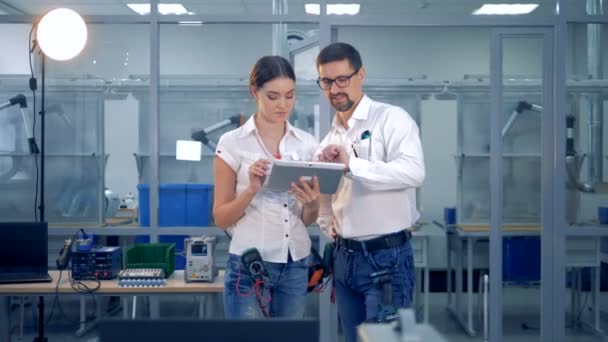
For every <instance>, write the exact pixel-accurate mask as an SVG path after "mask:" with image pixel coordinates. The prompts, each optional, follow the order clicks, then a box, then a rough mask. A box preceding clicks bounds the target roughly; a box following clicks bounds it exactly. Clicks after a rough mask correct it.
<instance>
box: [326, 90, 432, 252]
mask: <svg viewBox="0 0 608 342" xmlns="http://www.w3.org/2000/svg"><path fill="white" fill-rule="evenodd" d="M368 133H369V134H368ZM329 144H338V145H341V146H344V147H345V148H346V150H347V151H349V152H350V161H349V168H350V172H349V173H347V174H346V175H345V177H343V179H342V183H341V184H340V187H339V188H338V191H337V192H336V193H335V194H334V195H331V196H329V195H324V196H322V199H321V209H320V214H319V220H318V223H319V226H320V227H321V229H322V230H323V231H324V232H325V233H326V234H329V231H330V229H331V228H332V227H333V228H334V229H335V231H336V233H337V234H338V236H341V237H343V238H345V239H356V240H368V239H371V238H374V237H377V236H380V235H385V234H390V233H395V232H398V231H400V230H403V229H405V228H409V227H411V226H412V225H413V224H414V223H415V222H416V221H417V220H418V218H419V216H420V214H419V213H418V210H417V209H416V188H417V187H419V186H421V185H422V182H423V181H424V177H425V169H424V157H423V154H422V146H421V143H420V135H419V131H418V126H417V125H416V122H415V121H414V120H413V119H412V118H411V117H410V115H409V114H408V113H407V112H406V111H405V110H403V109H402V108H400V107H396V106H392V105H389V104H386V103H381V102H376V101H373V100H371V99H370V98H369V97H367V95H363V98H362V99H361V101H360V102H359V104H358V105H357V108H356V109H355V111H354V112H353V115H352V117H351V118H350V119H349V120H348V129H346V128H345V127H343V126H342V125H341V124H340V122H339V120H338V116H337V115H336V117H334V120H333V123H332V127H331V129H330V131H329V133H328V134H327V136H326V137H325V139H323V141H322V142H321V146H320V149H322V148H324V147H325V146H327V145H329Z"/></svg>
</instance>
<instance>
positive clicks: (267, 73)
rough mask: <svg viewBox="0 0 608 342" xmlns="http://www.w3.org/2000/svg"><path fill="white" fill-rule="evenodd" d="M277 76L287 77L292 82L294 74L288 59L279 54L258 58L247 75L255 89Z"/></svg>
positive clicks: (294, 78)
mask: <svg viewBox="0 0 608 342" xmlns="http://www.w3.org/2000/svg"><path fill="white" fill-rule="evenodd" d="M277 77H288V78H291V79H292V80H293V81H294V82H295V81H296V74H295V73H294V72H293V68H292V67H291V64H289V61H287V60H286V59H285V58H283V57H281V56H264V57H262V58H260V59H259V60H258V61H257V62H256V63H255V65H254V66H253V69H251V74H250V75H249V85H250V86H253V87H254V88H255V89H260V88H262V87H263V86H264V84H266V82H268V81H272V80H274V79H275V78H277Z"/></svg>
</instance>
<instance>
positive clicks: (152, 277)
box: [118, 268, 167, 287]
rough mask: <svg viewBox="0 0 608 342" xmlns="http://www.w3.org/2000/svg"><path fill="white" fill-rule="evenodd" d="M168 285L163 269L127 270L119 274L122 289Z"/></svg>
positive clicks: (119, 283)
mask: <svg viewBox="0 0 608 342" xmlns="http://www.w3.org/2000/svg"><path fill="white" fill-rule="evenodd" d="M166 285H167V279H165V271H164V270H163V269H162V268H127V269H125V270H122V271H120V273H118V286H121V287H163V286H166Z"/></svg>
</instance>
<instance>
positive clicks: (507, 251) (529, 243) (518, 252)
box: [502, 236, 540, 284]
mask: <svg viewBox="0 0 608 342" xmlns="http://www.w3.org/2000/svg"><path fill="white" fill-rule="evenodd" d="M502 277H503V281H505V282H511V283H518V284H526V283H533V282H539V281H540V237H538V236H531V237H512V238H504V239H503V240H502Z"/></svg>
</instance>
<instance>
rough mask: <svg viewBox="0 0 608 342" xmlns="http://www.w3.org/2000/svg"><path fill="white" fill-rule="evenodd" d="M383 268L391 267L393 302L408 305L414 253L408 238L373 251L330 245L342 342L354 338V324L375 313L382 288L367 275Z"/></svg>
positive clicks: (372, 316)
mask: <svg viewBox="0 0 608 342" xmlns="http://www.w3.org/2000/svg"><path fill="white" fill-rule="evenodd" d="M385 269H391V270H392V280H391V283H392V289H393V305H394V306H395V307H397V308H401V307H403V308H405V307H409V306H410V305H411V304H412V295H413V288H414V277H415V272H414V255H413V253H412V246H411V244H410V242H409V241H408V242H406V243H405V244H404V245H402V246H400V247H394V248H387V249H380V250H376V251H373V252H367V251H352V250H348V249H346V248H344V247H341V246H338V245H337V246H335V247H334V257H333V273H334V280H335V284H334V286H335V289H336V300H337V302H338V312H339V314H340V322H341V323H342V330H343V332H344V336H345V338H346V342H355V341H357V332H356V327H357V326H358V325H359V324H361V323H363V321H367V320H374V319H375V318H376V317H377V316H378V311H379V305H380V304H382V299H383V293H382V287H381V285H380V284H374V282H373V280H372V279H371V278H370V274H372V273H374V272H378V271H381V270H385Z"/></svg>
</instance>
